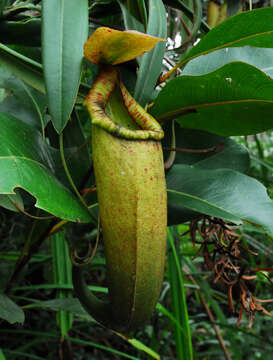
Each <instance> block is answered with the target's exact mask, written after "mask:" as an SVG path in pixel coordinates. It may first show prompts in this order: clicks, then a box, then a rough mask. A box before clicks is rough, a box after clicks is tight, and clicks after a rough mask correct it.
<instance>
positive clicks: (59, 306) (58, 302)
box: [31, 298, 95, 321]
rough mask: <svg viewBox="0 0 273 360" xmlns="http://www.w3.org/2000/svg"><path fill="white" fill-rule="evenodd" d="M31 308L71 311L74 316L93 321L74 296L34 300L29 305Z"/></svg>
mask: <svg viewBox="0 0 273 360" xmlns="http://www.w3.org/2000/svg"><path fill="white" fill-rule="evenodd" d="M31 307H32V308H36V307H37V308H41V309H50V310H53V311H58V312H59V311H65V312H67V313H72V314H74V315H76V316H79V317H81V318H83V319H84V320H86V321H95V320H93V318H92V317H91V316H90V315H89V314H88V313H87V312H86V311H85V310H84V308H83V307H82V306H81V304H80V302H79V300H78V299H76V298H64V299H54V300H47V301H39V302H37V303H36V302H35V303H34V304H33V305H31Z"/></svg>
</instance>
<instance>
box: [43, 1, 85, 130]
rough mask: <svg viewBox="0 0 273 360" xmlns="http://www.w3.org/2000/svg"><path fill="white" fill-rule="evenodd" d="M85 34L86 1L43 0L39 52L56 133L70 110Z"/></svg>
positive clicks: (77, 84)
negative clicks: (40, 52)
mask: <svg viewBox="0 0 273 360" xmlns="http://www.w3.org/2000/svg"><path fill="white" fill-rule="evenodd" d="M87 34H88V1H87V0H81V1H74V0H60V1H58V2H54V1H51V0H44V1H43V12H42V56H43V65H44V76H45V82H46V89H47V97H48V104H49V111H50V114H51V116H52V122H53V125H54V127H55V129H56V131H57V132H58V133H60V132H61V131H62V130H63V129H64V127H65V125H66V123H67V121H68V119H69V117H70V114H71V112H72V109H73V106H74V103H75V100H76V96H77V92H78V88H79V84H80V77H81V65H82V59H83V44H84V42H85V40H86V39H87Z"/></svg>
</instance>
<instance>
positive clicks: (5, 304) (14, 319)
mask: <svg viewBox="0 0 273 360" xmlns="http://www.w3.org/2000/svg"><path fill="white" fill-rule="evenodd" d="M0 319H4V320H6V321H8V322H9V323H10V324H15V323H21V324H23V323H24V321H25V315H24V312H23V310H22V309H21V308H20V307H19V306H18V305H16V304H15V302H13V301H12V300H11V299H10V298H9V297H7V296H6V295H4V294H0Z"/></svg>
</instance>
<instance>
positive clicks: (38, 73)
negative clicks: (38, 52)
mask: <svg viewBox="0 0 273 360" xmlns="http://www.w3.org/2000/svg"><path fill="white" fill-rule="evenodd" d="M0 63H1V65H4V66H5V67H6V68H8V69H9V70H10V71H11V72H12V73H13V74H14V75H16V76H17V77H18V78H19V79H21V80H23V81H24V82H25V83H26V84H28V85H30V86H32V87H33V88H34V89H36V90H38V91H40V92H41V93H43V94H44V93H45V85H44V80H43V75H42V66H41V64H39V63H37V62H36V61H33V60H31V59H30V58H27V57H26V56H23V55H21V54H20V53H18V52H16V51H14V50H12V49H10V48H9V47H7V46H5V45H3V44H1V43H0Z"/></svg>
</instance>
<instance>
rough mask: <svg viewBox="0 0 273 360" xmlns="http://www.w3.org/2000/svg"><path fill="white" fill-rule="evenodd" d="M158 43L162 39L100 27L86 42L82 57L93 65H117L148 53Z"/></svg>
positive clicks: (135, 32)
mask: <svg viewBox="0 0 273 360" xmlns="http://www.w3.org/2000/svg"><path fill="white" fill-rule="evenodd" d="M159 41H164V39H161V38H158V37H154V36H150V35H147V34H142V33H139V32H137V31H119V30H114V29H110V28H108V27H100V28H98V29H97V30H95V31H94V32H93V34H92V35H91V36H90V37H89V39H88V40H87V41H86V43H85V45H84V56H85V57H86V59H88V60H89V61H91V62H93V63H95V64H99V63H103V64H112V65H117V64H120V63H123V62H126V61H129V60H132V59H135V58H136V57H137V56H140V55H142V54H143V53H144V52H146V51H150V50H151V49H152V48H153V47H154V46H155V45H156V44H157V43H158V42H159Z"/></svg>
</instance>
